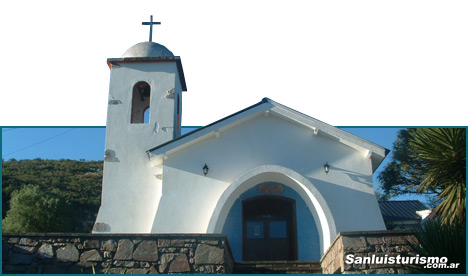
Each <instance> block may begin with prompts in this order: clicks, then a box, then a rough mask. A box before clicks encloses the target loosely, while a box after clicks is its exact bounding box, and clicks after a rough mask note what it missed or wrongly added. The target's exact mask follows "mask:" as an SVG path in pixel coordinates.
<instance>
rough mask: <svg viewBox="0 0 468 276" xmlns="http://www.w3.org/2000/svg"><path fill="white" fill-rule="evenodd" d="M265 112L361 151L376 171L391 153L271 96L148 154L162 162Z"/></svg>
mask: <svg viewBox="0 0 468 276" xmlns="http://www.w3.org/2000/svg"><path fill="white" fill-rule="evenodd" d="M265 115H266V116H270V115H271V116H278V117H281V118H283V119H286V120H288V121H290V122H292V123H295V124H299V125H302V126H304V127H306V128H309V129H311V131H313V133H314V134H315V135H323V136H327V137H328V138H331V139H334V140H336V141H338V142H340V143H342V144H345V145H347V146H349V147H351V148H354V149H356V150H358V151H360V152H362V154H363V155H364V156H365V157H367V158H370V159H372V169H373V172H374V171H375V170H376V169H377V168H378V166H379V165H380V163H381V162H382V161H383V159H384V158H385V156H386V155H387V154H388V152H390V151H389V150H388V149H386V148H384V147H382V146H379V145H377V144H375V143H372V142H370V141H367V140H365V139H363V138H361V137H358V136H356V135H354V134H351V133H349V132H347V131H344V130H341V129H339V128H336V127H334V126H331V125H329V124H326V123H324V122H321V121H319V120H317V119H315V118H312V117H310V116H307V115H305V114H303V113H300V112H298V111H296V110H294V109H291V108H289V107H287V106H284V105H282V104H279V103H277V102H275V101H273V100H270V99H268V98H263V99H262V101H261V102H259V103H257V104H254V105H252V106H250V107H247V108H245V109H243V110H241V111H239V112H236V113H234V114H232V115H229V116H227V117H225V118H223V119H221V120H218V121H216V122H214V123H211V124H209V125H207V126H205V127H201V128H198V129H196V130H194V131H192V132H189V133H187V134H185V135H183V136H180V137H178V138H176V139H173V140H171V141H169V142H166V143H164V144H161V145H159V146H157V147H154V148H151V149H149V150H148V151H147V154H148V156H149V158H150V159H160V160H161V161H162V159H163V158H165V157H166V156H167V155H168V154H170V153H172V152H175V151H178V150H181V149H183V148H185V147H188V146H190V145H193V144H195V143H197V142H198V141H201V140H203V139H206V138H208V137H212V136H215V135H216V136H218V135H219V134H220V132H223V131H224V130H226V129H229V128H231V127H234V126H237V125H239V124H241V123H243V122H245V121H247V120H250V119H253V118H255V117H257V116H265Z"/></svg>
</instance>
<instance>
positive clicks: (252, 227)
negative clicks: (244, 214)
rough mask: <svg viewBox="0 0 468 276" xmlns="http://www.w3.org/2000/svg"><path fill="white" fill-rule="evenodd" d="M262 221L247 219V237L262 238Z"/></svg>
mask: <svg viewBox="0 0 468 276" xmlns="http://www.w3.org/2000/svg"><path fill="white" fill-rule="evenodd" d="M264 237H265V234H264V230H263V221H247V239H263V238H264Z"/></svg>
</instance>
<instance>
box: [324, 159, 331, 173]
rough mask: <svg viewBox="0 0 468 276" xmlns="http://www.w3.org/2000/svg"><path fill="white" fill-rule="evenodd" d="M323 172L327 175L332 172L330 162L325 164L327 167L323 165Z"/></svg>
mask: <svg viewBox="0 0 468 276" xmlns="http://www.w3.org/2000/svg"><path fill="white" fill-rule="evenodd" d="M323 170H324V171H325V173H326V174H328V172H329V171H330V165H328V162H325V165H323Z"/></svg>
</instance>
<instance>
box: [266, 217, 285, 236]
mask: <svg viewBox="0 0 468 276" xmlns="http://www.w3.org/2000/svg"><path fill="white" fill-rule="evenodd" d="M286 225H287V224H286V221H270V238H287V237H288V230H287V226H286Z"/></svg>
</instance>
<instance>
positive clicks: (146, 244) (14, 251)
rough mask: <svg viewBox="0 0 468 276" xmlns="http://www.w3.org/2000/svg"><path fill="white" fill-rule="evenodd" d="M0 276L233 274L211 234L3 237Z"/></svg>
mask: <svg viewBox="0 0 468 276" xmlns="http://www.w3.org/2000/svg"><path fill="white" fill-rule="evenodd" d="M2 250H3V251H2V253H3V254H2V255H3V257H2V258H3V259H2V269H3V273H46V274H49V273H67V274H69V273H105V274H107V273H111V274H149V273H151V274H156V273H232V269H233V258H232V255H231V251H230V249H229V245H228V243H227V239H226V237H225V236H224V235H216V234H203V235H196V234H180V235H179V234H174V235H160V234H138V235H134V234H105V235H104V234H102V235H101V234H99V235H95V234H3V236H2Z"/></svg>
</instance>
